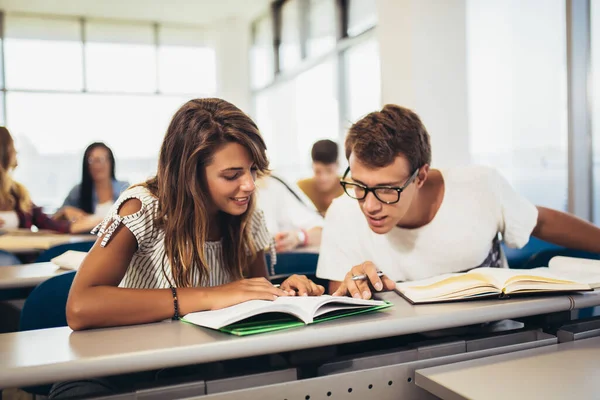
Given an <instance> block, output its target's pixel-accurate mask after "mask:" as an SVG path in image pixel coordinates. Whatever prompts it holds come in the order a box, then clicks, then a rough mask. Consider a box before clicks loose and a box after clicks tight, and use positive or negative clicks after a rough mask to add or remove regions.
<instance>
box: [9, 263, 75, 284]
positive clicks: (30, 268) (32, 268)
mask: <svg viewBox="0 0 600 400" xmlns="http://www.w3.org/2000/svg"><path fill="white" fill-rule="evenodd" d="M65 272H69V270H65V269H61V268H59V267H58V266H56V265H55V264H52V263H50V262H46V263H34V264H22V265H13V266H5V267H0V290H2V289H21V288H32V287H35V286H37V285H39V284H40V283H42V282H44V281H45V280H47V279H50V278H52V277H53V276H57V275H61V274H64V273H65Z"/></svg>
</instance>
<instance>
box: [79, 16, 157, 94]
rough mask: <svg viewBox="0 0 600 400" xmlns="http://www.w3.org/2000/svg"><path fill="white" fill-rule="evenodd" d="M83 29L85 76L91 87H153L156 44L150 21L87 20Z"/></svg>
mask: <svg viewBox="0 0 600 400" xmlns="http://www.w3.org/2000/svg"><path fill="white" fill-rule="evenodd" d="M85 31H86V44H85V55H86V80H87V87H88V89H89V90H90V91H98V92H129V93H153V92H155V91H156V89H157V85H156V82H157V76H156V48H155V47H154V32H153V27H152V26H151V25H150V24H147V25H146V24H139V25H136V24H133V25H130V24H125V23H123V24H120V23H108V22H95V21H89V22H88V23H86V24H85Z"/></svg>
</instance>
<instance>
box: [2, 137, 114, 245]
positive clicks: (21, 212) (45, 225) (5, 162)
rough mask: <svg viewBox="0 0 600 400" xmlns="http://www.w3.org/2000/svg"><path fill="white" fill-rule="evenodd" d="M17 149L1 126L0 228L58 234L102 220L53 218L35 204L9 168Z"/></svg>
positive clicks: (82, 229)
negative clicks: (44, 231)
mask: <svg viewBox="0 0 600 400" xmlns="http://www.w3.org/2000/svg"><path fill="white" fill-rule="evenodd" d="M17 165H18V162H17V151H16V150H15V146H14V141H13V138H12V136H11V135H10V132H9V131H8V129H6V128H5V127H0V227H2V228H10V229H14V228H24V229H30V228H31V227H32V226H34V225H35V226H36V227H38V228H39V229H48V230H52V231H56V232H61V233H82V232H89V231H90V230H91V229H92V228H93V227H94V226H95V225H96V224H98V223H99V222H100V221H101V220H102V219H101V218H97V217H93V216H87V217H83V218H80V219H78V220H77V221H74V222H71V221H55V220H53V219H52V218H50V217H48V216H47V215H46V214H44V212H43V211H42V209H41V207H37V206H36V205H35V204H34V203H33V201H32V200H31V197H30V196H29V191H28V190H27V189H26V188H25V187H24V186H23V185H21V184H20V183H19V182H17V181H15V180H13V179H12V176H11V174H12V171H13V170H14V169H15V168H16V167H17Z"/></svg>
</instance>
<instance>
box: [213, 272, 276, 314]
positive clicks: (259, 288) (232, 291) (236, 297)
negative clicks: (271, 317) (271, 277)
mask: <svg viewBox="0 0 600 400" xmlns="http://www.w3.org/2000/svg"><path fill="white" fill-rule="evenodd" d="M203 290H205V291H206V293H207V300H208V301H209V302H210V303H209V304H210V309H211V310H219V309H221V308H225V307H229V306H233V305H236V304H239V303H243V302H245V301H249V300H275V299H276V298H277V297H281V296H288V293H287V292H286V291H285V290H282V289H280V288H277V287H275V286H273V284H272V283H271V282H269V281H268V280H267V279H265V278H251V279H240V280H239V281H235V282H231V283H228V284H226V285H220V286H213V287H209V288H204V289H203Z"/></svg>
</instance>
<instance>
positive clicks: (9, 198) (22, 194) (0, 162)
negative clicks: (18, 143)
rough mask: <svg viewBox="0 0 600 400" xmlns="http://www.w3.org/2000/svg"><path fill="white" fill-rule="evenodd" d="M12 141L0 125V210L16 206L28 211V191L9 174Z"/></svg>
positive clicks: (29, 206) (30, 205)
mask: <svg viewBox="0 0 600 400" xmlns="http://www.w3.org/2000/svg"><path fill="white" fill-rule="evenodd" d="M13 151H14V141H13V138H12V136H11V135H10V132H9V131H8V129H6V128H5V127H3V126H0V210H14V209H16V208H17V207H18V208H20V209H21V210H22V211H24V212H30V211H31V208H32V206H33V204H32V202H31V197H30V196H29V192H28V191H27V189H25V187H24V186H23V185H21V184H20V183H19V182H16V181H15V180H13V178H12V176H11V175H10V169H11V165H10V164H11V157H12V154H13Z"/></svg>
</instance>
